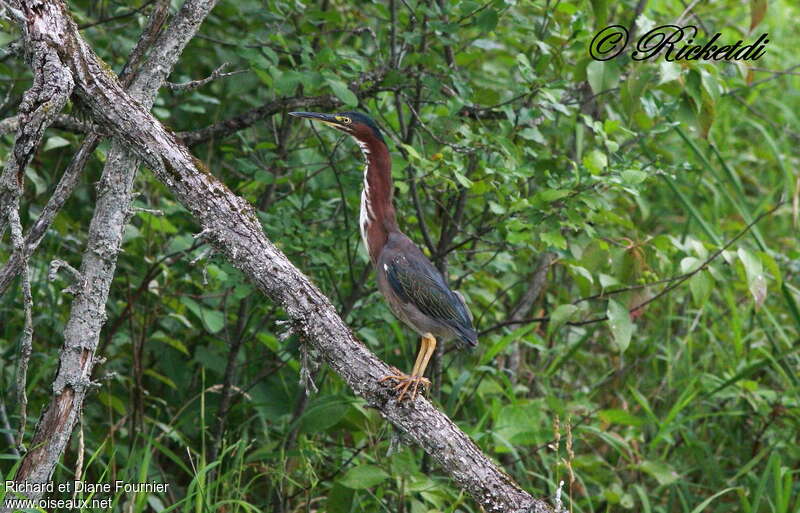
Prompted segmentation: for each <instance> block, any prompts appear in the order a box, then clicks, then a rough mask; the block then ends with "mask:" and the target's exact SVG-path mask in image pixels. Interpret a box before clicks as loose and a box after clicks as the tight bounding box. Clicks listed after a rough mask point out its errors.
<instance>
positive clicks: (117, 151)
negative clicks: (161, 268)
mask: <svg viewBox="0 0 800 513" xmlns="http://www.w3.org/2000/svg"><path fill="white" fill-rule="evenodd" d="M22 4H23V9H24V10H25V12H26V15H27V17H28V20H27V23H26V24H27V25H28V26H30V27H33V28H34V29H35V30H41V31H44V33H45V35H49V33H48V32H47V31H48V30H49V28H50V27H52V26H54V25H56V26H65V27H67V30H66V31H65V32H64V34H63V35H62V36H63V37H64V39H62V40H60V41H59V43H62V44H63V43H66V44H69V43H72V44H75V43H78V45H79V46H76V47H72V48H71V49H74V50H75V52H74V53H73V52H71V51H70V50H71V49H70V50H66V49H62V55H63V56H64V57H66V58H67V59H71V57H74V56H75V55H83V56H86V55H91V56H92V57H93V58H94V61H93V63H92V65H93V66H94V67H100V66H101V64H100V63H99V62H98V61H97V59H96V57H95V56H94V54H93V52H91V50H90V49H88V46H86V45H85V42H83V40H82V39H81V38H80V36H78V35H77V27H76V26H75V24H74V22H73V21H72V20H71V19H70V18H69V17H68V15H67V14H66V8H65V6H64V5H63V3H61V2H48V3H44V2H42V1H41V0H29V1H24V2H22ZM215 4H216V0H186V2H185V3H184V5H183V7H182V8H181V10H180V12H179V13H178V14H177V15H176V17H175V19H174V21H173V23H172V24H171V25H170V28H169V30H168V31H164V32H162V33H161V36H160V37H159V38H158V39H157V40H156V42H155V45H154V47H153V49H152V50H151V52H150V54H149V56H148V58H147V59H146V60H145V62H144V63H143V64H142V66H141V68H140V69H139V72H138V73H137V74H136V76H135V78H134V79H133V81H132V83H131V87H130V90H131V95H130V96H129V97H128V98H127V100H128V101H129V102H130V103H132V104H135V105H137V106H138V108H139V109H140V110H142V111H146V110H147V109H149V108H150V107H151V106H152V104H153V100H154V99H155V95H156V93H157V92H158V89H159V87H160V86H161V84H162V83H163V81H164V80H165V79H166V77H167V75H168V74H169V72H170V70H171V69H172V67H173V66H174V64H175V62H176V61H177V59H178V56H179V55H180V53H181V51H182V50H183V48H184V47H185V46H186V44H187V43H188V42H189V41H190V40H191V38H192V36H193V35H194V34H195V32H196V31H197V29H198V28H199V26H200V24H201V23H202V21H203V20H204V19H205V17H206V16H207V15H208V13H209V12H210V11H211V9H212V8H213V7H214V5H215ZM161 5H162V6H163V7H164V12H165V9H166V6H167V5H168V2H161ZM155 16H156V17H158V16H159V11H156V13H155ZM162 23H163V20H162ZM159 25H160V24H159ZM71 64H75V62H74V61H73V62H72V63H71ZM69 71H70V70H69V69H64V70H62V72H69ZM71 71H72V72H73V73H76V74H77V75H78V76H81V77H82V79H83V80H86V79H87V78H90V77H91V76H92V75H91V74H90V70H89V69H88V68H82V69H78V68H75V67H72V70H71ZM106 73H107V72H106ZM114 80H115V81H116V77H114ZM117 85H118V87H121V86H120V84H119V82H117ZM138 167H139V159H138V157H137V155H135V154H133V153H131V152H130V151H129V150H128V146H127V144H126V143H125V142H124V141H123V140H121V139H119V138H115V139H114V140H113V143H112V147H111V151H110V152H109V155H108V158H107V160H106V165H105V167H104V170H103V174H102V177H101V179H100V182H99V183H98V187H97V190H98V193H97V202H96V207H95V212H94V216H93V218H92V222H91V225H90V227H89V236H88V240H87V248H86V251H85V252H84V255H83V261H82V265H81V269H80V275H81V276H82V278H83V279H82V282H81V283H79V284H78V286H76V287H74V289H75V291H76V297H75V299H74V300H73V303H72V310H71V312H70V318H69V321H68V322H67V327H66V329H65V331H64V344H63V346H62V349H61V355H60V365H59V368H58V373H57V375H56V378H55V381H54V383H53V397H52V399H51V402H50V404H49V405H48V406H47V407H46V408H45V410H44V411H43V413H42V415H41V417H40V419H39V422H38V424H37V426H36V430H35V433H34V436H33V440H32V442H31V446H32V449H31V451H30V452H28V453H27V454H26V455H25V457H24V458H23V460H22V462H21V464H20V466H19V469H18V471H17V474H16V476H15V479H16V480H17V481H18V482H19V481H25V482H27V483H46V482H48V481H49V480H50V477H51V476H52V473H53V470H54V469H55V466H56V464H57V463H58V460H59V459H60V457H61V454H62V453H63V451H64V448H65V447H66V445H67V442H68V441H69V438H70V436H71V433H72V430H73V428H74V426H75V423H76V422H77V420H78V415H79V413H80V410H81V407H82V404H83V399H84V397H85V395H86V393H87V391H88V390H89V389H90V388H91V387H92V386H93V383H92V382H91V379H90V377H91V373H92V368H93V366H94V363H95V362H96V361H97V357H96V356H95V350H96V348H97V343H98V340H99V336H100V329H101V328H102V326H103V323H104V322H105V319H106V313H105V306H106V302H107V299H108V292H109V289H110V287H111V282H112V280H113V277H114V272H115V270H116V262H117V255H118V253H119V250H120V247H121V243H122V235H123V230H124V228H125V225H126V224H127V220H128V218H129V215H130V203H131V199H132V193H133V181H134V177H135V176H136V170H137V169H138ZM32 495H33V497H31V498H38V497H39V496H40V494H32Z"/></svg>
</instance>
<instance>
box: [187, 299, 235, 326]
mask: <svg viewBox="0 0 800 513" xmlns="http://www.w3.org/2000/svg"><path fill="white" fill-rule="evenodd" d="M181 303H183V304H184V305H186V307H187V308H188V309H189V310H190V311H191V312H192V313H193V314H195V315H196V316H197V317H198V318H199V319H200V320H201V321H202V322H203V326H205V328H206V330H208V331H209V333H218V332H219V331H220V330H221V329H222V328H224V327H225V317H224V315H223V313H222V312H220V311H219V310H212V309H210V308H205V307H203V306H201V305H199V304H198V303H197V302H196V301H194V300H193V299H191V298H189V297H186V296H183V297H181Z"/></svg>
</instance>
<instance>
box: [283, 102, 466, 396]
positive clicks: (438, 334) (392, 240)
mask: <svg viewBox="0 0 800 513" xmlns="http://www.w3.org/2000/svg"><path fill="white" fill-rule="evenodd" d="M289 114H291V115H292V116H297V117H300V118H308V119H310V120H313V121H319V122H321V123H324V124H326V125H328V126H330V127H333V128H336V129H337V130H340V131H342V132H344V133H346V134H349V135H350V136H352V137H353V138H354V139H355V140H356V142H357V143H358V145H359V146H360V147H361V153H362V154H363V155H364V159H365V160H366V162H367V165H366V167H365V168H364V189H363V190H362V191H361V214H360V216H359V226H360V228H361V238H362V240H363V241H364V246H365V247H366V249H367V252H368V253H369V258H370V260H371V261H372V265H373V267H374V268H375V274H376V276H377V281H378V289H379V290H380V291H381V293H382V294H383V297H384V298H386V301H387V302H388V303H389V308H390V309H391V310H392V312H393V313H394V314H395V316H397V317H398V318H399V319H400V320H401V321H403V322H404V323H405V324H407V325H408V326H409V327H410V328H411V329H413V330H414V331H416V332H417V333H419V334H420V335H421V336H422V341H421V344H420V349H419V353H418V354H417V359H416V362H415V363H414V367H413V368H412V370H411V375H408V374H405V373H403V372H401V371H399V370H397V369H396V368H393V369H392V372H393V374H390V375H388V376H384V377H383V378H382V379H381V382H383V381H388V380H391V381H395V382H397V385H396V386H395V387H394V388H395V389H396V390H399V391H400V395H399V397H398V401H402V400H403V397H404V396H406V393H408V396H409V397H410V398H411V400H414V399H415V398H416V395H417V391H418V388H419V387H420V385H422V387H423V388H425V389H427V388H428V387H429V386H430V381H429V380H428V379H426V378H425V376H424V375H425V368H426V367H427V366H428V362H429V361H430V359H431V356H432V355H433V352H434V350H435V349H436V339H437V338H438V339H439V340H441V341H445V340H456V341H457V342H458V343H459V345H460V346H461V347H468V348H473V347H475V345H477V342H478V334H477V332H476V331H475V329H474V328H473V327H472V316H471V315H470V312H469V310H468V309H467V306H466V304H465V303H464V299H463V298H462V297H461V294H459V293H457V292H453V291H452V290H450V287H448V286H447V282H446V281H445V279H444V277H443V276H442V274H441V273H440V272H439V271H438V270H437V269H436V267H434V266H433V264H432V263H431V262H430V260H428V258H427V257H425V255H424V254H423V253H422V251H421V250H420V249H419V248H418V247H417V246H416V245H415V244H414V243H413V242H412V241H411V239H409V238H408V237H407V236H406V235H405V234H404V233H403V232H401V231H400V229H399V228H398V226H397V219H396V217H395V211H394V205H393V203H392V196H393V194H394V186H393V185H392V161H391V158H390V156H389V147H388V146H386V142H385V141H384V140H383V134H381V131H380V129H379V128H378V125H376V124H375V122H374V121H373V120H372V119H371V118H370V117H369V116H366V115H364V114H361V113H359V112H342V113H339V114H320V113H316V112H290V113H289ZM409 388H410V391H409Z"/></svg>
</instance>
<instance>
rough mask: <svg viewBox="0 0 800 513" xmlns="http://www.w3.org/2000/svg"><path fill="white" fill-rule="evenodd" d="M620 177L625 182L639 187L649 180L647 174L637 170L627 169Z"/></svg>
mask: <svg viewBox="0 0 800 513" xmlns="http://www.w3.org/2000/svg"><path fill="white" fill-rule="evenodd" d="M620 176H621V177H622V181H623V182H625V183H627V184H630V185H637V184H640V183H642V182H644V181H645V180H647V173H645V172H644V171H639V170H637V169H626V170H625V171H623V172H622V173H620Z"/></svg>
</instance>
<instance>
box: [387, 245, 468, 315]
mask: <svg viewBox="0 0 800 513" xmlns="http://www.w3.org/2000/svg"><path fill="white" fill-rule="evenodd" d="M386 271H387V276H388V279H389V284H390V285H391V286H392V289H393V290H394V291H395V293H396V294H397V295H398V297H399V298H400V299H401V300H402V301H404V302H406V303H412V304H414V305H415V306H416V307H417V308H419V310H420V311H421V312H422V313H424V314H425V315H427V316H429V317H432V318H434V319H438V320H440V321H449V322H457V323H463V322H464V315H465V312H460V311H459V309H458V308H457V306H461V302H460V301H459V300H458V298H457V297H455V294H453V293H452V292H450V290H449V289H448V288H447V286H446V285H445V284H444V283H443V280H442V279H441V278H440V277H438V276H435V275H432V274H433V273H431V272H429V271H428V270H426V269H421V268H420V267H419V266H416V265H413V264H410V263H409V262H408V261H407V260H406V259H405V258H396V259H394V260H393V261H392V262H391V263H390V264H389V265H388V266H387V269H386Z"/></svg>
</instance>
